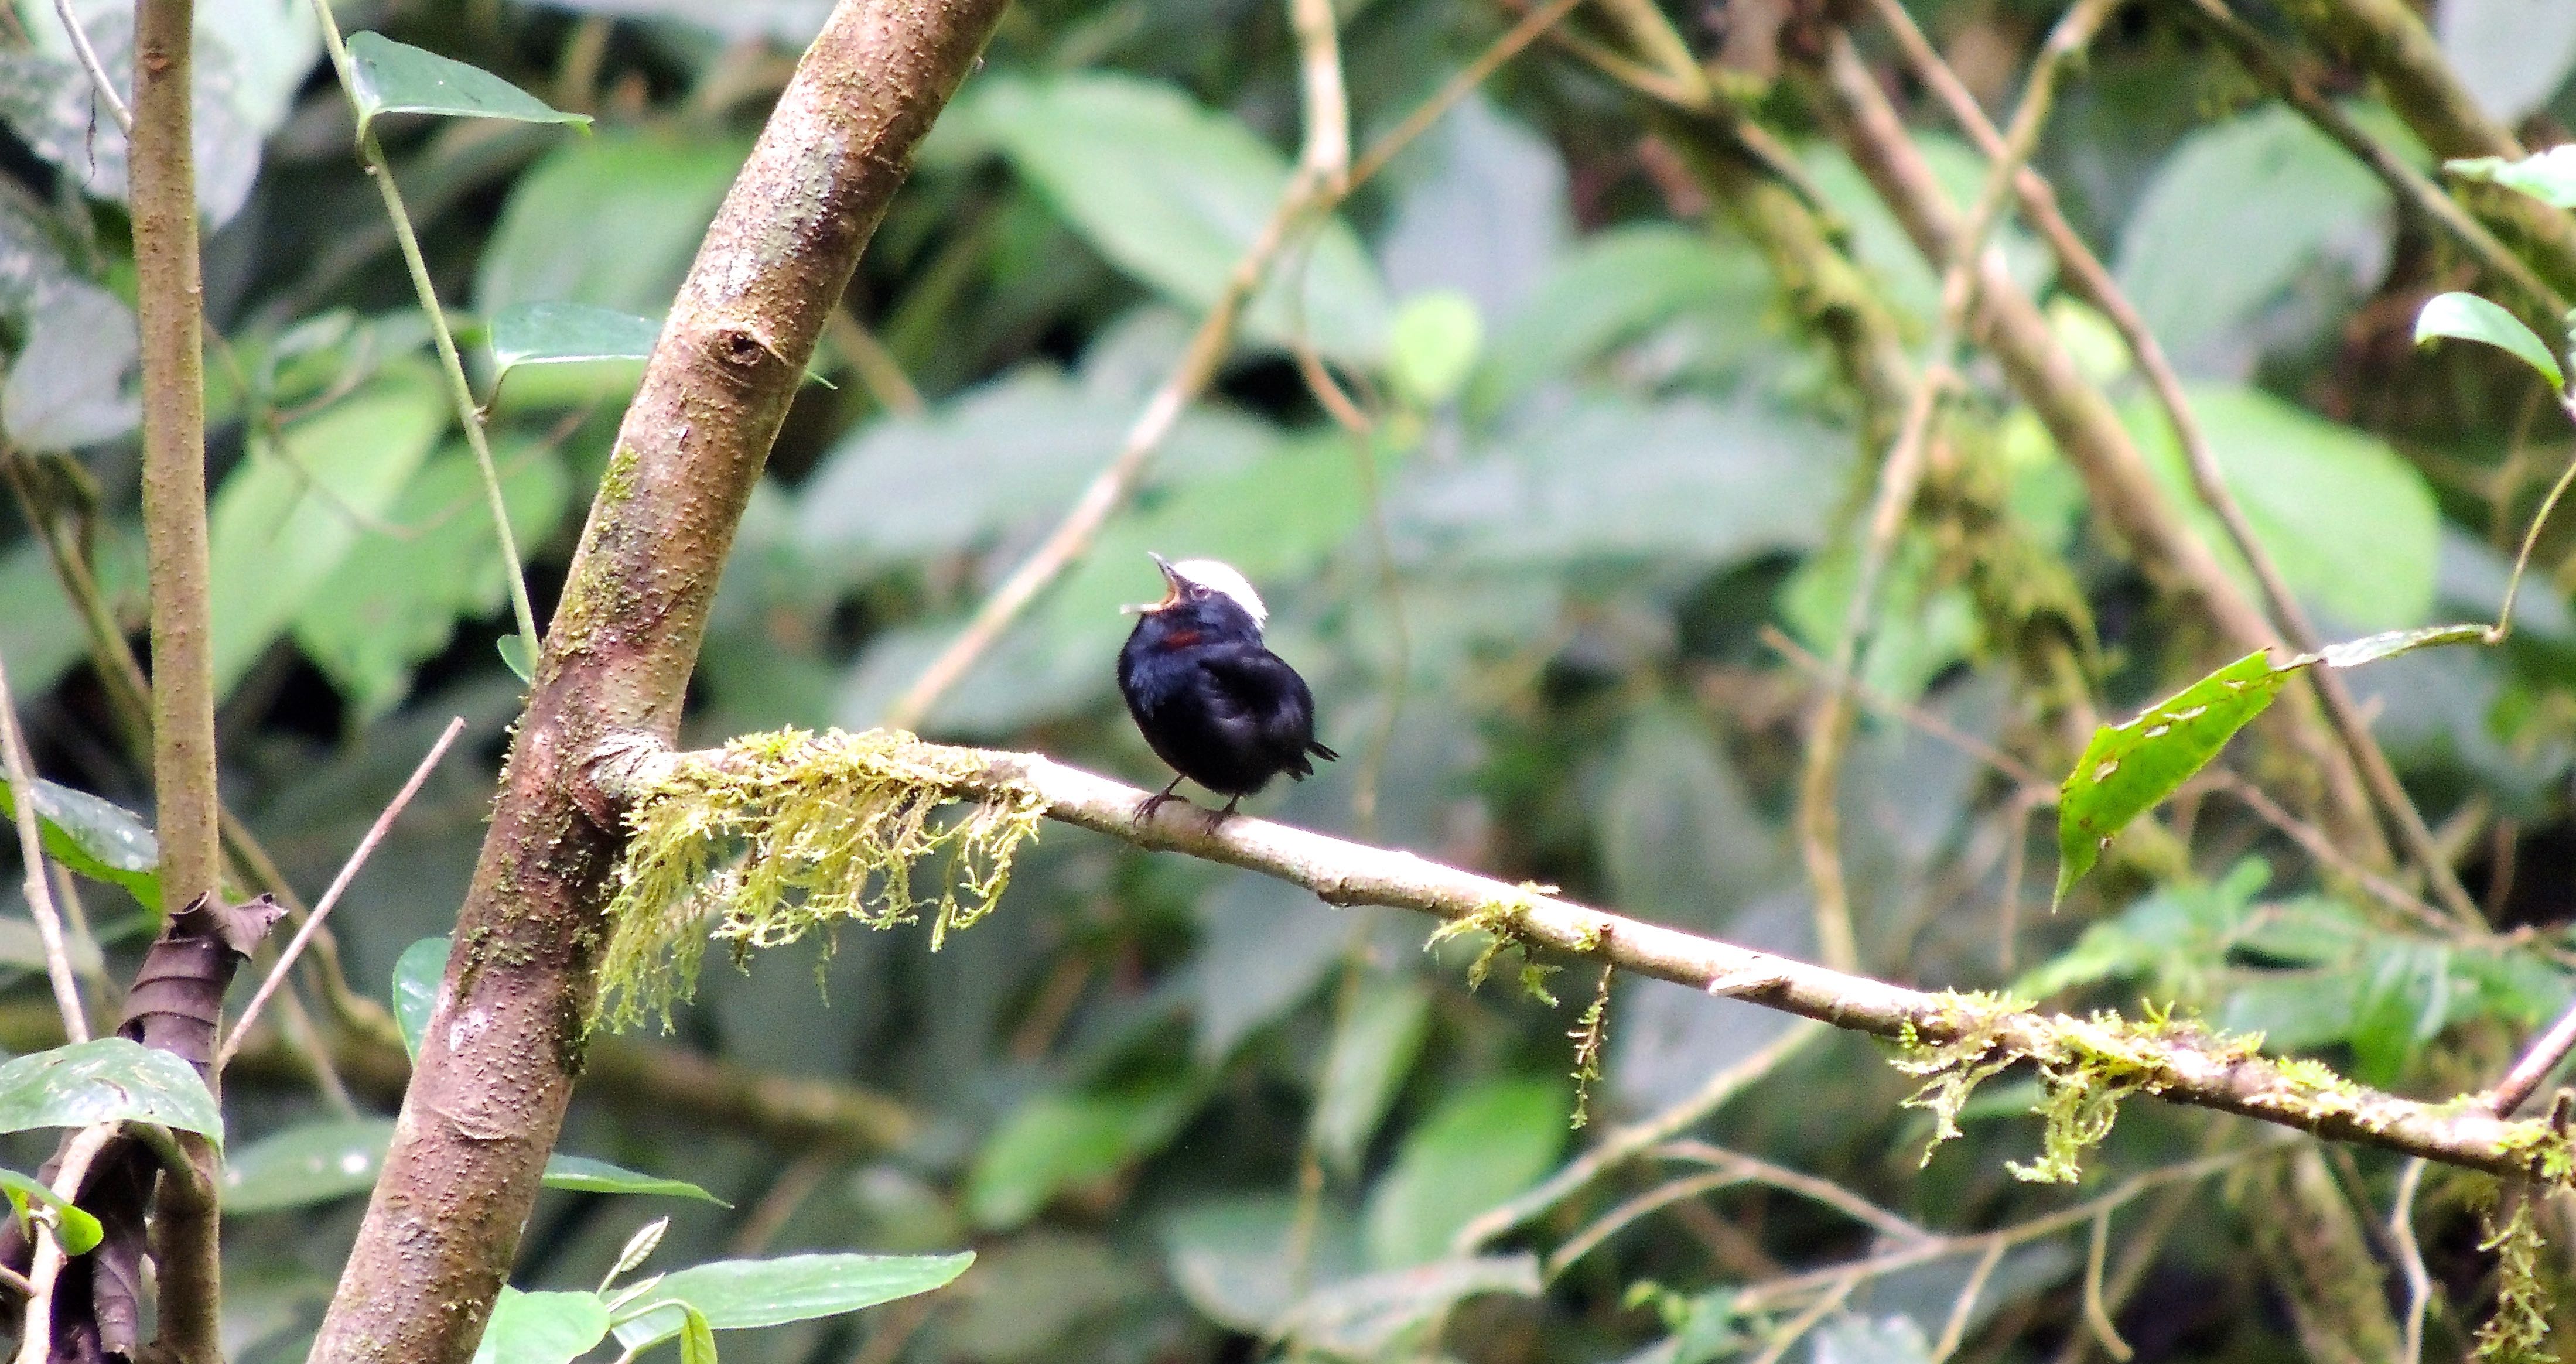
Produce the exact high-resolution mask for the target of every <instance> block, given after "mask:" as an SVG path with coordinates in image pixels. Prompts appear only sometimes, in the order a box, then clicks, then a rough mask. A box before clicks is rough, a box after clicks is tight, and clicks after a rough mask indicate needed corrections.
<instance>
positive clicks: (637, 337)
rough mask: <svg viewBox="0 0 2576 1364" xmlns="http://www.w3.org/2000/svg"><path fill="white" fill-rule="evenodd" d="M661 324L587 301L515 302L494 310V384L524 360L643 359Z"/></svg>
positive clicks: (554, 362)
mask: <svg viewBox="0 0 2576 1364" xmlns="http://www.w3.org/2000/svg"><path fill="white" fill-rule="evenodd" d="M661 334H662V324H661V322H659V321H658V320H656V319H654V318H650V317H637V316H635V315H634V314H633V313H622V312H619V311H617V310H616V309H614V308H594V307H592V306H591V305H589V304H587V303H514V304H512V305H510V306H509V307H507V308H503V309H502V310H501V311H499V312H497V313H494V314H493V315H492V322H491V328H490V342H489V344H490V346H491V349H492V386H493V387H494V388H499V387H500V386H501V380H502V378H503V376H505V375H507V374H508V373H509V372H510V371H511V370H512V369H514V368H516V367H517V366H520V365H571V364H582V363H586V362H589V361H595V360H644V359H648V358H650V357H651V356H652V354H653V342H654V341H655V340H656V339H657V338H659V337H660V336H661Z"/></svg>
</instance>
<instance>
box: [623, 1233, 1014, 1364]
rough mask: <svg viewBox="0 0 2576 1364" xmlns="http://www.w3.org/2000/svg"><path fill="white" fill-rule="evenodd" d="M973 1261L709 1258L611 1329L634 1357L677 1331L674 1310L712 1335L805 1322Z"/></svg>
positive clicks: (965, 1255)
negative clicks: (702, 1320) (690, 1315)
mask: <svg viewBox="0 0 2576 1364" xmlns="http://www.w3.org/2000/svg"><path fill="white" fill-rule="evenodd" d="M974 1262H975V1255H974V1252H972V1251H961V1252H959V1253H958V1254H955V1255H787V1256H781V1257H779V1258H777V1259H772V1260H716V1261H713V1262H711V1263H708V1264H702V1265H692V1266H690V1267H689V1268H687V1269H683V1270H680V1271H678V1272H676V1273H673V1274H670V1275H667V1276H665V1277H664V1278H663V1279H662V1281H661V1282H660V1283H658V1284H656V1285H654V1287H653V1292H652V1295H651V1298H652V1301H651V1302H650V1303H648V1304H647V1305H646V1306H645V1307H644V1309H643V1310H642V1311H639V1312H637V1313H636V1314H635V1315H634V1316H631V1317H629V1318H627V1319H626V1320H624V1321H620V1322H618V1323H617V1341H618V1343H619V1344H620V1345H623V1346H625V1347H626V1348H627V1349H629V1350H634V1351H637V1352H639V1353H640V1352H641V1351H642V1350H643V1349H644V1348H645V1347H647V1346H650V1345H652V1344H653V1343H655V1342H657V1341H663V1340H668V1339H670V1338H671V1337H672V1336H675V1335H678V1334H679V1333H680V1331H681V1329H682V1324H683V1318H684V1315H685V1314H684V1313H683V1312H682V1310H681V1306H680V1305H681V1304H683V1303H685V1304H687V1305H688V1306H690V1307H694V1308H696V1309H697V1310H698V1311H700V1312H702V1313H704V1314H705V1316H706V1322H707V1325H708V1326H709V1327H711V1328H713V1329H715V1330H718V1331H739V1330H743V1329H745V1328H747V1327H753V1326H776V1325H779V1324H780V1323H782V1322H790V1321H809V1320H811V1319H813V1318H815V1317H828V1316H835V1315H838V1314H840V1313H843V1312H855V1311H858V1310H859V1309H860V1308H862V1307H874V1306H876V1305H877V1304H878V1303H882V1302H892V1301H894V1300H895V1299H897V1298H908V1297H911V1296H912V1295H914V1294H916V1293H927V1292H929V1291H930V1290H932V1289H934V1288H939V1287H942V1286H944V1285H946V1284H947V1283H948V1282H949V1281H950V1280H952V1279H954V1278H956V1277H957V1276H958V1275H960V1274H963V1273H965V1272H966V1266H968V1265H970V1264H973V1263H974Z"/></svg>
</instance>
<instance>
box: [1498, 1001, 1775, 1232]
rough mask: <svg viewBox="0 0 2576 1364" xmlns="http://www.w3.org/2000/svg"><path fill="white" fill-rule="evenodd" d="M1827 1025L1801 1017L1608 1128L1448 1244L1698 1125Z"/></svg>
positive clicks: (1557, 1198)
mask: <svg viewBox="0 0 2576 1364" xmlns="http://www.w3.org/2000/svg"><path fill="white" fill-rule="evenodd" d="M1825 1031H1826V1030H1825V1027H1824V1025H1822V1024H1820V1023H1812V1022H1807V1021H1804V1020H1802V1021H1800V1022H1798V1023H1796V1024H1794V1025H1792V1026H1790V1027H1789V1028H1788V1029H1787V1030H1785V1031H1783V1032H1782V1033H1781V1034H1780V1035H1779V1036H1778V1037H1775V1038H1773V1039H1771V1041H1769V1042H1768V1043H1765V1044H1764V1045H1763V1046H1762V1047H1761V1048H1759V1049H1758V1050H1756V1051H1755V1052H1754V1053H1753V1054H1752V1055H1750V1056H1747V1057H1745V1058H1744V1059H1742V1060H1740V1061H1737V1062H1736V1063H1734V1064H1733V1065H1730V1066H1727V1067H1725V1068H1724V1069H1721V1070H1719V1071H1718V1072H1717V1073H1716V1074H1714V1075H1711V1076H1710V1077H1708V1079H1707V1080H1706V1081H1705V1082H1704V1083H1702V1084H1701V1085H1700V1087H1699V1089H1698V1091H1697V1092H1696V1093H1694V1094H1692V1095H1691V1096H1690V1097H1689V1098H1686V1099H1684V1100H1682V1101H1681V1102H1680V1103H1677V1104H1674V1105H1673V1106H1672V1107H1670V1108H1667V1109H1665V1110H1664V1111H1663V1112H1661V1113H1657V1114H1655V1115H1654V1116H1652V1117H1649V1118H1645V1119H1643V1120H1640V1121H1638V1122H1634V1123H1630V1124H1628V1125H1627V1126H1625V1127H1617V1128H1613V1129H1611V1130H1610V1132H1609V1133H1608V1134H1607V1135H1605V1136H1603V1137H1602V1139H1601V1142H1600V1144H1599V1145H1596V1146H1594V1147H1593V1148H1592V1149H1591V1150H1589V1151H1586V1152H1584V1153H1583V1154H1582V1155H1580V1156H1577V1157H1575V1158H1574V1159H1573V1160H1570V1161H1568V1162H1566V1165H1565V1168H1563V1169H1561V1170H1559V1171H1557V1172H1556V1173H1555V1174H1553V1175H1550V1176H1548V1177H1547V1179H1546V1180H1545V1181H1544V1182H1542V1183H1541V1184H1540V1185H1539V1186H1538V1187H1537V1188H1535V1189H1532V1190H1530V1191H1529V1192H1528V1193H1525V1194H1522V1195H1520V1196H1519V1197H1517V1198H1514V1199H1512V1200H1510V1201H1509V1202H1506V1203H1502V1204H1499V1205H1497V1206H1495V1207H1493V1208H1490V1209H1487V1210H1486V1211H1485V1212H1483V1213H1480V1214H1478V1215H1477V1216H1476V1217H1475V1218H1473V1219H1471V1220H1470V1221H1469V1222H1468V1223H1467V1225H1465V1226H1463V1227H1460V1228H1459V1229H1458V1234H1457V1236H1455V1237H1454V1238H1452V1239H1451V1241H1450V1243H1449V1244H1450V1249H1451V1250H1452V1251H1454V1252H1455V1253H1457V1254H1459V1255H1473V1254H1474V1253H1476V1252H1477V1251H1478V1250H1481V1249H1483V1248H1484V1247H1485V1246H1487V1245H1489V1244H1491V1243H1492V1242H1493V1241H1494V1240H1495V1239H1497V1238H1499V1237H1501V1236H1503V1235H1504V1234H1506V1233H1508V1232H1509V1231H1511V1229H1512V1228H1514V1227H1517V1226H1520V1225H1522V1224H1523V1223H1525V1222H1528V1221H1530V1220H1531V1219H1532V1218H1535V1217H1537V1216H1539V1215H1540V1214H1542V1213H1545V1212H1546V1211H1548V1210H1549V1209H1551V1208H1553V1207H1555V1206H1556V1205H1557V1204H1559V1203H1562V1202H1564V1201H1565V1200H1566V1199H1568V1198H1571V1197H1573V1196H1574V1195H1575V1194H1577V1193H1580V1192H1582V1191H1583V1190H1584V1189H1585V1188H1587V1187H1589V1186H1590V1185H1591V1183H1592V1181H1594V1180H1596V1179H1599V1178H1600V1177H1601V1176H1602V1175H1603V1174H1605V1173H1607V1172H1608V1171H1609V1170H1611V1169H1612V1168H1613V1167H1616V1166H1618V1165H1621V1164H1624V1163H1625V1162H1627V1161H1629V1160H1631V1159H1633V1158H1635V1157H1637V1156H1640V1155H1643V1154H1645V1153H1646V1152H1647V1151H1649V1150H1651V1149H1653V1148H1654V1147H1656V1146H1658V1145H1661V1144H1662V1143H1664V1142H1667V1141H1670V1140H1671V1139H1673V1138H1674V1137H1677V1136H1679V1135H1681V1134H1682V1133H1683V1132H1686V1131H1689V1130H1690V1129H1691V1128H1693V1127H1697V1126H1698V1125H1700V1124H1701V1123H1702V1122H1705V1121H1707V1120H1708V1118H1709V1117H1710V1116H1712V1115H1713V1114H1715V1113H1716V1112H1717V1110H1719V1109H1720V1108H1723V1107H1725V1106H1726V1103H1727V1101H1728V1100H1730V1099H1733V1098H1734V1097H1735V1096H1736V1095H1738V1094H1741V1093H1743V1092H1744V1091H1745V1090H1747V1089H1749V1088H1751V1087H1752V1086H1753V1085H1754V1084H1755V1083H1756V1082H1758V1081H1760V1080H1761V1079H1762V1078H1763V1077H1764V1076H1767V1075H1769V1074H1770V1073H1771V1072H1772V1071H1774V1070H1776V1069H1778V1068H1779V1066H1780V1063H1781V1062H1783V1061H1786V1060H1787V1059H1789V1058H1790V1057H1791V1056H1794V1055H1796V1054H1797V1053H1798V1051H1799V1050H1800V1049H1801V1048H1803V1047H1805V1046H1806V1045H1807V1044H1808V1043H1810V1042H1813V1041H1815V1040H1816V1039H1817V1038H1820V1037H1822V1036H1824V1035H1825Z"/></svg>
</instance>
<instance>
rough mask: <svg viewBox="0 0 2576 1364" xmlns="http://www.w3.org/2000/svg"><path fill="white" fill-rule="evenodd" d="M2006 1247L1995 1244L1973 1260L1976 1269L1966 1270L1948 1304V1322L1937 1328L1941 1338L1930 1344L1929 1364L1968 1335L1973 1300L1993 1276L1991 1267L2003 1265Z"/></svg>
mask: <svg viewBox="0 0 2576 1364" xmlns="http://www.w3.org/2000/svg"><path fill="white" fill-rule="evenodd" d="M2010 1248H2011V1247H2009V1246H2007V1245H2006V1244H2004V1243H2003V1242H2002V1241H1997V1242H1995V1243H1994V1244H1993V1245H1990V1246H1988V1247H1986V1253H1985V1254H1983V1255H1980V1256H1978V1257H1977V1267H1976V1268H1975V1269H1972V1270H1970V1271H1968V1281H1967V1282H1966V1283H1963V1284H1961V1285H1959V1296H1958V1298H1957V1300H1955V1301H1954V1302H1952V1303H1951V1304H1950V1319H1949V1320H1948V1321H1947V1322H1945V1323H1943V1325H1942V1327H1941V1338H1940V1339H1939V1340H1938V1341H1935V1342H1933V1345H1932V1354H1931V1364H1942V1361H1944V1360H1946V1359H1948V1358H1949V1357H1950V1356H1952V1355H1954V1354H1957V1353H1958V1352H1959V1345H1960V1343H1961V1342H1962V1341H1964V1340H1965V1339H1966V1338H1967V1335H1968V1322H1969V1321H1970V1320H1971V1319H1973V1318H1974V1317H1975V1316H1976V1314H1977V1299H1979V1298H1981V1297H1983V1296H1985V1292H1986V1282H1987V1280H1989V1279H1992V1278H1993V1277H1994V1276H1995V1266H1997V1265H2000V1264H2002V1263H2003V1262H2004V1252H2005V1251H2006V1250H2008V1249H2010Z"/></svg>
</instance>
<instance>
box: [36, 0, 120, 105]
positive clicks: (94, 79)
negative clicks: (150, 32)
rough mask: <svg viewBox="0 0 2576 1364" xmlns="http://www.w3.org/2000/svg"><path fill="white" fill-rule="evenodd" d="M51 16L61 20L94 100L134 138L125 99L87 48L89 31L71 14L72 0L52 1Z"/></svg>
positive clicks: (102, 65) (91, 50) (96, 55)
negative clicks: (105, 104) (86, 75)
mask: <svg viewBox="0 0 2576 1364" xmlns="http://www.w3.org/2000/svg"><path fill="white" fill-rule="evenodd" d="M54 17H55V18H57V19H60V20H62V22H63V34H64V36H66V37H68V38H70V39H71V40H72V52H73V54H74V55H76V56H78V57H79V58H80V68H81V70H83V71H86V72H88V73H89V84H90V88H91V89H92V90H95V91H97V92H98V97H99V98H100V99H102V100H105V101H106V102H107V112H108V116H109V117H111V118H113V119H115V120H116V126H117V127H118V128H119V129H122V130H123V131H124V133H125V135H126V136H128V137H132V136H133V135H134V114H133V112H132V111H131V110H129V109H127V108H126V107H125V98H124V97H123V96H121V95H119V94H117V93H116V82H115V81H114V80H111V79H109V77H108V74H107V65H106V64H105V63H103V62H101V61H100V60H99V59H98V49H97V48H95V47H92V46H90V41H89V32H88V30H86V29H83V28H82V27H81V21H80V16H79V15H77V14H74V13H72V0H54Z"/></svg>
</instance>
